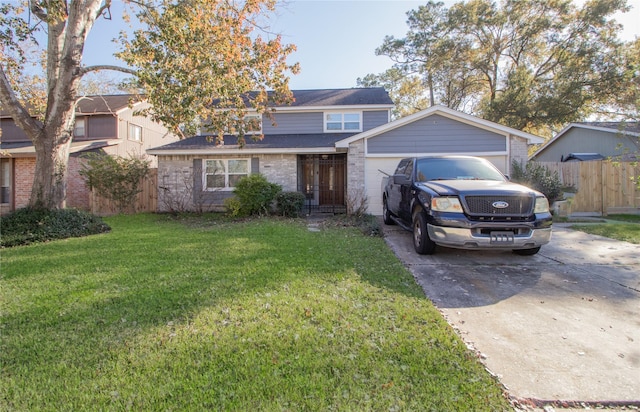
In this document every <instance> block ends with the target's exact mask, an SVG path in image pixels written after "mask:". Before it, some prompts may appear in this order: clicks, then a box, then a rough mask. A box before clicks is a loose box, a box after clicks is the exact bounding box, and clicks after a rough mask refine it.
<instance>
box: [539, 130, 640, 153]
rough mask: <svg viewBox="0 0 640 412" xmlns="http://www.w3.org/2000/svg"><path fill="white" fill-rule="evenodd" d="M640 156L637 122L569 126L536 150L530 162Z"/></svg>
mask: <svg viewBox="0 0 640 412" xmlns="http://www.w3.org/2000/svg"><path fill="white" fill-rule="evenodd" d="M639 153H640V122H626V123H620V122H585V123H571V124H570V125H568V126H567V127H565V128H564V129H562V130H561V131H560V132H559V133H558V134H557V135H555V136H554V137H553V138H552V139H551V140H549V141H548V142H547V143H546V144H544V145H543V146H542V147H540V148H539V149H538V150H537V151H536V152H535V153H534V154H533V155H531V160H535V161H538V162H562V161H567V160H572V159H589V158H597V157H596V156H594V155H600V157H601V158H602V157H605V158H606V157H622V158H625V157H629V156H631V155H638V154H639Z"/></svg>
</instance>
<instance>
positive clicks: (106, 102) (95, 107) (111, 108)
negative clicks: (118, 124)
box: [0, 94, 144, 117]
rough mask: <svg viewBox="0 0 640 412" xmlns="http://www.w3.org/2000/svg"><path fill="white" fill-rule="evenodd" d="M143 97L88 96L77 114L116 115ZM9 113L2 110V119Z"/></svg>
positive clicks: (81, 103)
mask: <svg viewBox="0 0 640 412" xmlns="http://www.w3.org/2000/svg"><path fill="white" fill-rule="evenodd" d="M143 99H144V97H143V96H139V95H135V94H112V95H99V96H86V97H82V98H81V99H80V100H79V101H78V105H77V107H76V113H82V114H105V113H115V112H117V111H118V110H122V109H124V108H126V107H128V106H129V103H130V102H133V103H135V102H139V101H141V100H143ZM9 116H10V115H9V112H8V111H7V110H5V109H4V107H3V108H2V110H1V111H0V117H9Z"/></svg>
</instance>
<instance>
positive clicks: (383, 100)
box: [292, 87, 393, 106]
mask: <svg viewBox="0 0 640 412" xmlns="http://www.w3.org/2000/svg"><path fill="white" fill-rule="evenodd" d="M292 92H293V97H294V99H295V101H294V102H293V104H292V106H357V105H371V104H374V105H393V100H391V98H390V97H389V93H387V91H386V90H385V89H384V88H382V87H367V88H353V89H318V90H293V91H292Z"/></svg>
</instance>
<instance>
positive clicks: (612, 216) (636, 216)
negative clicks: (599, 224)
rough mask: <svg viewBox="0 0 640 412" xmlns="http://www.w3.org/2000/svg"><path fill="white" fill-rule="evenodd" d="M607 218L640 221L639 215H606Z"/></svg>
mask: <svg viewBox="0 0 640 412" xmlns="http://www.w3.org/2000/svg"><path fill="white" fill-rule="evenodd" d="M606 218H607V219H609V220H619V221H621V222H632V223H640V215H607V217H606Z"/></svg>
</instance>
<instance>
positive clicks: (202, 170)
mask: <svg viewBox="0 0 640 412" xmlns="http://www.w3.org/2000/svg"><path fill="white" fill-rule="evenodd" d="M293 93H294V98H295V102H294V103H293V104H292V105H290V106H286V107H275V108H274V109H275V124H271V122H270V121H268V120H267V119H264V121H263V123H262V133H263V135H264V138H263V139H262V140H260V141H252V140H251V139H250V138H248V139H247V144H246V146H245V147H243V148H240V147H239V146H238V145H237V144H236V139H235V138H234V137H233V136H226V137H225V139H224V144H216V142H215V140H213V141H211V138H210V137H209V138H207V136H195V137H192V138H188V139H185V140H182V141H179V142H175V143H171V144H168V145H165V146H161V147H157V148H154V149H150V150H148V151H147V153H148V154H152V155H155V156H157V157H158V186H159V194H158V199H159V201H158V205H159V206H158V207H159V209H160V211H171V210H218V209H221V208H222V207H223V205H224V199H225V198H227V197H230V196H233V186H234V183H235V182H236V181H237V180H238V179H240V178H241V177H243V176H246V175H248V174H250V173H261V174H263V175H264V176H265V177H266V178H267V179H268V180H269V181H271V182H273V183H277V184H279V185H281V186H282V188H283V190H285V191H299V192H302V193H304V194H305V196H306V198H307V205H306V206H307V208H308V210H309V211H311V210H319V211H326V212H343V211H345V210H346V207H347V205H352V206H359V203H362V202H365V201H366V204H367V211H368V212H369V213H371V214H381V213H382V206H381V205H382V203H381V202H382V199H381V186H380V185H381V181H382V177H383V176H384V174H383V172H389V173H391V172H393V171H394V170H395V167H396V165H397V162H398V161H399V159H401V158H403V157H407V156H423V155H424V156H426V155H432V154H469V155H476V156H482V157H485V158H487V159H489V160H490V161H492V162H493V163H494V164H495V165H496V166H497V167H498V168H499V169H500V170H502V171H503V172H505V173H508V172H509V165H510V164H511V161H512V160H514V159H515V160H520V161H526V159H527V148H528V145H530V144H538V143H542V142H543V139H542V138H540V137H537V136H533V135H530V134H527V133H524V132H521V131H518V130H515V129H512V128H508V127H505V126H501V125H499V124H496V123H492V122H488V121H485V120H482V119H479V118H476V117H474V116H470V115H467V114H464V113H461V112H458V111H455V110H451V109H448V108H446V107H442V106H435V107H431V108H429V109H427V110H423V111H421V112H419V113H416V114H413V115H411V116H407V117H405V118H402V119H399V120H395V121H390V116H391V109H392V108H393V102H392V101H391V99H390V98H389V95H388V93H387V92H386V91H385V90H384V89H382V88H354V89H329V90H298V91H293Z"/></svg>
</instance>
